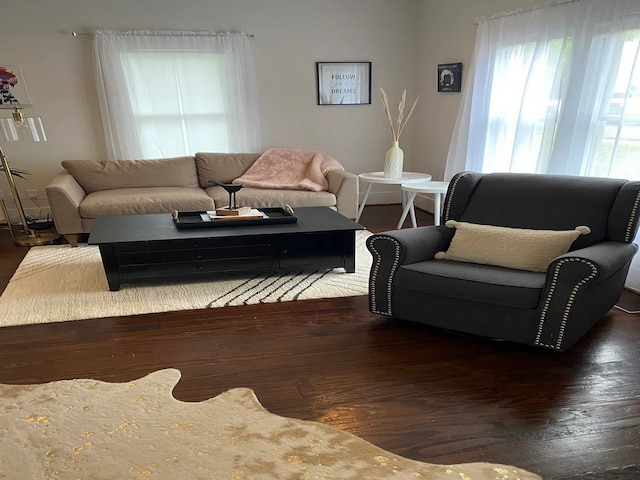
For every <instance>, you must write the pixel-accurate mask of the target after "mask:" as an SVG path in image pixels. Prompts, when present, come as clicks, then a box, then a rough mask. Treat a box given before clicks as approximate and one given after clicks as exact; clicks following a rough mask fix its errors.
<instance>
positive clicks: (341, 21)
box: [0, 0, 419, 206]
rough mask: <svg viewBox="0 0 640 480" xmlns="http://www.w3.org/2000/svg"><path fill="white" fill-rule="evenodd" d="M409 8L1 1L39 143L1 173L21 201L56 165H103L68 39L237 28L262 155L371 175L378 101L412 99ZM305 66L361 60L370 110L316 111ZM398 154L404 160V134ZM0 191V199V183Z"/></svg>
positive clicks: (84, 79)
mask: <svg viewBox="0 0 640 480" xmlns="http://www.w3.org/2000/svg"><path fill="white" fill-rule="evenodd" d="M3 1H4V0H3ZM418 10H419V1H418V0H393V2H391V1H387V0H322V1H317V0H188V1H185V2H178V3H176V2H175V1H173V0H136V1H135V2H132V1H131V0H108V1H103V2H95V1H86V0H55V1H51V0H28V1H18V2H11V6H10V15H3V16H2V17H1V18H0V45H2V51H1V52H0V64H3V65H20V66H21V67H22V71H23V73H24V76H25V81H26V84H27V86H28V89H29V92H30V95H31V98H32V100H33V107H32V108H28V109H25V112H24V113H25V115H34V116H40V117H42V119H43V122H44V124H45V128H46V132H47V136H48V142H46V143H31V144H29V143H23V142H12V143H4V144H3V145H2V148H3V149H4V151H5V153H6V155H7V157H8V158H9V160H10V161H11V163H12V165H14V166H16V167H20V168H24V169H26V170H28V171H29V172H31V176H30V180H29V181H28V182H25V181H22V180H19V181H18V188H19V190H20V192H21V193H24V192H25V191H26V189H38V190H39V191H40V194H41V195H44V187H45V186H46V185H47V183H48V182H49V180H50V179H51V177H53V175H54V174H55V173H56V172H58V171H59V170H60V161H62V160H64V159H68V158H86V159H96V160H99V159H102V158H104V151H105V148H104V141H103V135H102V125H101V121H100V115H99V112H98V103H97V99H96V92H95V87H94V79H93V69H92V51H91V38H90V37H73V36H72V35H71V32H73V31H78V32H88V31H90V30H91V29H94V28H111V29H117V30H128V29H170V30H177V29H183V30H210V31H211V30H246V31H248V32H250V33H253V34H255V38H254V39H253V40H252V42H253V43H252V46H253V53H254V56H255V59H256V67H257V75H258V79H259V85H260V86H259V88H260V91H259V95H260V101H261V120H262V125H263V142H264V148H268V147H273V146H285V147H294V148H307V149H315V150H322V151H325V152H327V153H329V154H330V155H332V156H334V157H335V158H337V159H338V160H339V161H340V162H342V163H343V165H344V166H345V168H346V169H347V170H349V171H353V172H355V173H361V172H365V171H371V170H381V169H382V167H383V157H384V152H385V151H386V150H387V148H388V147H389V144H390V135H389V134H388V127H387V125H386V120H385V117H384V114H383V111H382V109H381V106H380V102H379V96H378V94H377V92H378V89H379V87H380V86H384V87H385V88H386V89H387V91H388V92H389V94H390V95H391V94H396V95H399V93H400V91H401V90H402V88H407V89H408V90H409V91H412V90H413V87H414V85H413V80H414V78H415V61H414V58H415V47H416V46H417V44H416V41H415V39H416V32H417V27H418V18H417V13H418ZM316 61H371V62H372V63H373V67H372V78H373V85H372V96H373V104H372V105H365V106H318V105H317V104H316V82H315V62H316ZM0 115H4V116H9V111H0ZM403 147H404V148H405V151H407V152H408V153H409V154H410V152H411V137H410V136H409V135H407V140H406V142H405V143H404V145H403ZM194 153H195V152H194ZM0 189H2V190H4V197H5V199H8V198H9V194H8V188H7V186H6V183H5V180H4V178H2V179H1V180H0ZM23 198H26V195H24V197H23ZM25 204H27V206H29V202H28V201H26V202H25Z"/></svg>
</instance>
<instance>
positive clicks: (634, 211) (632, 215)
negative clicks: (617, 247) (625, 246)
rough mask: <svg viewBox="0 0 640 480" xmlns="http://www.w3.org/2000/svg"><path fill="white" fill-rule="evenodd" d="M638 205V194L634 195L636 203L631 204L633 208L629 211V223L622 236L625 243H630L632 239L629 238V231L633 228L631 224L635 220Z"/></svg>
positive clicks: (639, 194) (639, 199)
mask: <svg viewBox="0 0 640 480" xmlns="http://www.w3.org/2000/svg"><path fill="white" fill-rule="evenodd" d="M638 203H640V192H638V193H637V194H636V201H635V202H633V208H632V209H631V217H629V223H627V231H626V232H625V235H624V241H625V242H631V241H632V240H633V238H631V229H632V228H633V224H634V222H635V219H636V214H637V213H638Z"/></svg>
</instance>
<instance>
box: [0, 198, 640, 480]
mask: <svg viewBox="0 0 640 480" xmlns="http://www.w3.org/2000/svg"><path fill="white" fill-rule="evenodd" d="M399 214H400V207H399V206H397V205H396V206H367V208H366V209H365V212H364V215H363V217H362V219H361V223H362V224H363V225H365V226H366V227H367V228H368V229H369V230H371V231H374V232H378V231H383V230H388V229H393V228H394V225H395V222H397V218H398V216H399ZM431 221H432V217H431V216H430V215H429V214H426V213H424V212H419V223H420V224H422V225H424V224H428V223H430V222H431ZM407 225H408V223H407ZM26 251H27V248H25V247H16V246H14V245H13V242H12V241H11V238H10V237H9V235H8V232H7V231H6V230H3V231H1V232H0V266H1V270H0V290H2V289H4V287H5V286H6V284H7V282H8V281H9V279H10V277H11V275H12V273H13V272H14V271H15V269H16V267H17V265H18V264H19V262H20V260H21V259H22V257H23V256H24V255H25V253H26ZM51 281H55V278H52V279H51ZM620 305H622V306H623V307H624V308H626V309H627V310H632V311H637V310H639V309H640V296H638V295H635V294H633V293H631V292H627V291H625V292H624V293H623V295H622V297H621V300H620ZM428 308H429V306H428V305H425V310H428ZM161 368H177V369H179V370H180V371H181V372H182V379H181V380H180V383H179V384H178V386H177V388H176V390H175V392H174V394H175V396H176V398H178V399H180V400H183V401H200V400H204V399H207V398H210V397H213V396H215V395H217V394H219V393H221V392H222V391H224V390H226V389H229V388H233V387H249V388H252V389H253V390H254V391H255V392H256V394H257V396H258V398H259V399H260V401H261V402H262V404H263V405H264V406H265V408H267V409H268V410H269V411H271V412H273V413H276V414H279V415H283V416H289V417H296V418H300V419H305V420H315V421H320V422H324V423H328V424H332V425H335V426H337V427H339V428H342V429H345V430H347V431H349V432H352V433H354V434H356V435H358V436H360V437H361V438H364V439H366V440H368V441H370V442H372V443H374V444H376V445H378V446H380V447H382V448H384V449H386V450H389V451H391V452H394V453H397V454H399V455H403V456H405V457H409V458H413V459H416V460H421V461H425V462H431V463H462V462H477V461H486V462H496V463H506V464H513V465H517V466H520V467H522V468H526V469H528V470H531V471H533V472H536V473H538V474H540V475H541V476H542V477H543V478H545V479H557V480H560V479H563V480H569V479H590V480H605V479H640V318H639V317H638V315H637V314H627V313H624V312H622V311H621V310H618V309H614V310H611V311H610V312H609V314H608V315H606V316H605V317H604V318H603V319H602V320H601V321H600V322H599V323H598V324H597V325H596V327H595V328H594V329H592V330H591V332H590V333H589V334H588V335H587V336H586V337H584V338H583V339H582V341H581V342H579V343H578V344H577V345H575V346H574V347H572V348H571V349H569V350H568V351H567V352H565V353H556V352H551V351H546V350H538V349H534V348H529V347H525V346H520V345H515V344H509V343H504V342H491V341H486V340H481V339H476V338H470V337H463V336H456V335H452V334H448V333H444V332H441V331H438V330H435V329H431V328H428V327H425V326H422V325H417V324H411V323H407V322H402V321H394V320H389V319H386V318H382V317H379V316H376V315H373V314H371V313H369V311H368V307H367V299H366V297H353V298H341V299H323V300H310V301H302V302H288V303H282V304H266V305H259V306H244V307H229V308H220V309H212V310H198V311H182V312H175V313H163V314H151V315H141V316H135V317H125V318H105V319H93V320H84V321H75V322H65V323H52V324H45V325H33V326H20V327H10V328H2V329H1V330H0V382H1V383H18V384H27V383H40V382H48V381H51V380H59V379H70V378H79V377H90V378H96V379H100V380H105V381H113V382H123V381H127V380H131V379H135V378H138V377H141V376H143V375H146V374H148V373H150V372H152V371H155V370H158V369H161Z"/></svg>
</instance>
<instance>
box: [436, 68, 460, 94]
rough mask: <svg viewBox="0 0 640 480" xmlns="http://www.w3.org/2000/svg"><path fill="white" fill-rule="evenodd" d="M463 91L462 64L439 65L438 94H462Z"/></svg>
mask: <svg viewBox="0 0 640 480" xmlns="http://www.w3.org/2000/svg"><path fill="white" fill-rule="evenodd" d="M461 90H462V63H442V64H440V65H438V92H460V91H461Z"/></svg>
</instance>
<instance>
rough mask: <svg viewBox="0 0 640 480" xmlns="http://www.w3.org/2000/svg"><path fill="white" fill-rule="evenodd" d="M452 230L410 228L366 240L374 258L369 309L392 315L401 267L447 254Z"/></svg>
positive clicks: (370, 276)
mask: <svg viewBox="0 0 640 480" xmlns="http://www.w3.org/2000/svg"><path fill="white" fill-rule="evenodd" d="M453 234H454V231H453V229H450V228H446V227H444V226H438V227H419V228H407V229H404V230H392V231H390V232H385V233H379V234H374V235H372V236H370V237H369V238H368V239H367V248H368V249H369V251H370V252H371V255H372V257H373V263H372V265H371V271H370V273H369V309H370V310H371V311H372V312H373V313H379V314H382V315H392V313H393V312H392V310H391V296H392V293H393V281H394V277H395V274H396V272H397V271H398V267H400V266H401V265H407V264H410V263H416V262H422V261H425V260H432V259H433V256H434V255H435V253H436V252H438V251H440V250H446V249H447V247H448V245H449V243H450V242H451V238H452V237H453Z"/></svg>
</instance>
